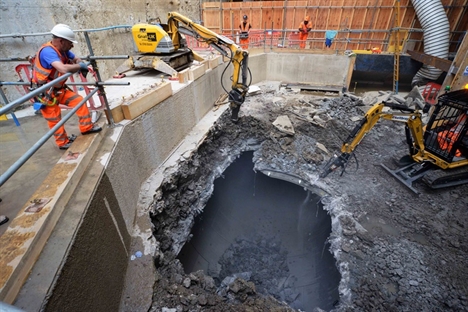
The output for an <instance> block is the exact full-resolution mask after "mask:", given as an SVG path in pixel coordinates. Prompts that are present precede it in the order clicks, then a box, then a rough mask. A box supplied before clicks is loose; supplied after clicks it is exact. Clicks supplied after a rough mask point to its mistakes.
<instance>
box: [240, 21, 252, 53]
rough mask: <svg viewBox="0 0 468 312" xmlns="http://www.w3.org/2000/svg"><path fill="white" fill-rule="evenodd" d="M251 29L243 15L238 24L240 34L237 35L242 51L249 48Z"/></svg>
mask: <svg viewBox="0 0 468 312" xmlns="http://www.w3.org/2000/svg"><path fill="white" fill-rule="evenodd" d="M251 28H252V25H250V23H249V22H248V16H247V15H244V16H243V18H242V22H241V23H240V24H239V29H240V34H239V43H240V46H241V47H242V49H244V50H247V49H248V47H249V32H250V29H251Z"/></svg>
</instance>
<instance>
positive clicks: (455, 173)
mask: <svg viewBox="0 0 468 312" xmlns="http://www.w3.org/2000/svg"><path fill="white" fill-rule="evenodd" d="M384 106H388V107H390V108H392V109H395V110H400V111H402V113H391V112H388V113H385V112H383V111H382V110H383V108H384ZM381 118H383V119H387V120H393V121H397V122H403V123H405V130H406V141H407V144H408V147H409V155H408V156H405V157H403V158H402V159H401V160H400V161H399V165H401V167H400V168H398V169H396V170H391V169H390V168H388V167H387V166H385V165H383V164H381V166H382V167H383V168H384V169H385V170H386V171H387V172H389V173H390V174H391V175H393V176H394V177H395V178H397V179H398V180H399V181H400V182H402V183H403V184H405V185H406V186H407V187H409V188H410V189H411V190H412V191H414V192H415V193H419V192H418V191H417V190H416V189H415V188H414V187H413V185H412V183H413V182H415V181H417V180H419V179H422V181H423V182H425V183H426V184H427V185H428V186H429V187H431V188H442V187H448V186H455V185H460V184H464V183H468V167H467V166H468V134H467V131H468V89H463V90H458V91H453V92H450V93H446V94H444V95H442V96H440V97H439V102H438V104H437V105H436V106H435V109H434V112H433V113H432V115H431V118H430V119H429V122H428V123H427V125H426V126H423V123H422V120H421V112H420V111H418V110H413V109H411V108H408V107H406V106H404V105H395V104H386V103H379V104H376V105H374V106H373V107H372V108H371V109H370V110H369V111H368V112H367V114H366V115H365V116H364V118H363V119H362V120H361V121H360V123H359V124H358V125H357V126H356V127H355V128H354V129H353V131H352V132H351V134H350V135H349V136H348V138H347V139H346V141H345V142H344V143H343V145H342V147H341V155H340V156H334V157H332V158H331V159H330V160H329V161H328V163H327V164H326V165H325V168H324V169H323V171H322V173H321V175H320V177H321V178H324V177H326V176H327V175H328V174H329V173H330V172H332V171H334V170H336V169H337V168H339V167H341V168H342V173H341V174H343V172H344V171H345V169H346V165H347V163H348V161H349V160H350V158H351V156H352V155H354V150H355V149H356V147H357V146H358V145H359V143H360V142H361V141H362V139H363V138H364V136H365V135H366V134H367V133H368V132H369V131H370V130H371V129H372V128H373V127H374V125H375V124H376V123H377V122H378V121H379V120H380V119H381Z"/></svg>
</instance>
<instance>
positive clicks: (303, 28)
mask: <svg viewBox="0 0 468 312" xmlns="http://www.w3.org/2000/svg"><path fill="white" fill-rule="evenodd" d="M311 30H312V23H311V22H310V16H309V15H307V16H306V17H305V18H304V20H303V21H302V22H301V24H300V25H299V40H300V41H301V43H300V45H299V47H300V48H301V49H304V48H305V45H306V40H307V37H308V36H309V32H310V31H311Z"/></svg>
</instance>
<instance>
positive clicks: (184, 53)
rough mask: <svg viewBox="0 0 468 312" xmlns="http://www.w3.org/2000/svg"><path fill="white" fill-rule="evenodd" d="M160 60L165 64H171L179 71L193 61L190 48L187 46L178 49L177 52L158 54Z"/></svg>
mask: <svg viewBox="0 0 468 312" xmlns="http://www.w3.org/2000/svg"><path fill="white" fill-rule="evenodd" d="M159 57H160V58H161V60H163V61H164V62H165V63H166V64H167V65H169V66H171V67H172V68H174V69H175V70H177V71H181V70H183V69H185V68H188V67H190V66H191V65H192V63H193V55H192V50H190V49H188V48H184V49H179V50H178V51H177V52H175V53H172V54H170V55H167V56H162V55H159Z"/></svg>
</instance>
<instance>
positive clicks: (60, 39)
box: [32, 24, 102, 150]
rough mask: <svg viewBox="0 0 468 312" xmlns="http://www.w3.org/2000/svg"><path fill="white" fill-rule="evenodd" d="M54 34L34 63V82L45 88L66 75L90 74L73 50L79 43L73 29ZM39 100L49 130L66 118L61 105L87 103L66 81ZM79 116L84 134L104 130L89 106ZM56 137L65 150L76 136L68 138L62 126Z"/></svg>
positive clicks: (56, 28)
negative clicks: (94, 122)
mask: <svg viewBox="0 0 468 312" xmlns="http://www.w3.org/2000/svg"><path fill="white" fill-rule="evenodd" d="M51 33H52V40H51V41H49V42H47V43H45V44H44V45H42V47H41V48H40V49H39V51H38V52H37V53H36V56H35V59H34V60H33V79H32V80H33V83H35V84H36V85H37V86H41V85H44V84H46V83H48V82H50V81H52V80H54V79H56V78H57V77H59V76H61V75H63V74H66V73H76V72H78V71H82V72H85V73H86V72H87V71H88V67H87V66H86V64H85V63H83V62H82V61H81V59H80V58H78V57H76V56H75V54H73V52H71V51H70V50H71V48H73V44H74V43H78V42H77V41H76V40H75V34H74V32H73V30H72V29H71V28H70V26H67V25H65V24H57V25H55V26H54V28H52V30H51ZM38 100H39V102H40V103H41V104H42V105H41V111H42V115H43V116H44V118H45V119H46V120H47V123H48V126H49V128H50V129H52V128H53V127H54V126H55V125H56V124H57V123H59V122H60V120H61V119H62V116H61V110H60V107H59V104H62V105H66V106H68V107H70V108H73V107H75V106H76V105H78V104H79V103H80V102H81V101H82V100H83V97H82V96H80V95H78V94H76V93H75V92H73V91H72V90H70V89H69V88H68V87H67V86H66V85H65V81H63V82H59V83H57V84H56V85H55V86H53V87H51V88H50V89H49V90H47V91H45V92H44V93H42V94H41V95H40V96H38ZM76 115H77V116H78V122H79V129H80V131H81V134H91V133H96V132H99V131H101V130H102V128H101V127H99V126H98V125H95V124H93V123H92V121H91V114H90V112H89V110H88V107H87V106H86V104H84V105H82V106H81V107H80V109H78V110H77V111H76ZM54 138H55V142H56V144H57V145H58V147H59V148H60V149H62V150H65V149H68V148H69V147H70V145H71V144H72V143H73V141H74V140H75V138H76V136H74V135H72V136H70V137H69V136H67V133H66V131H65V127H64V126H62V127H60V128H59V129H58V130H57V132H55V133H54Z"/></svg>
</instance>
